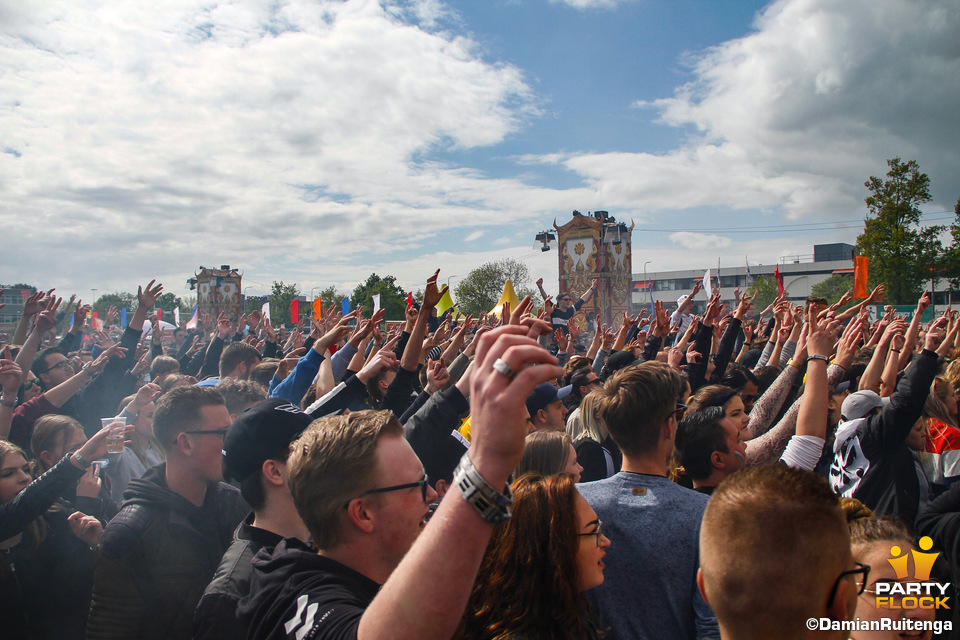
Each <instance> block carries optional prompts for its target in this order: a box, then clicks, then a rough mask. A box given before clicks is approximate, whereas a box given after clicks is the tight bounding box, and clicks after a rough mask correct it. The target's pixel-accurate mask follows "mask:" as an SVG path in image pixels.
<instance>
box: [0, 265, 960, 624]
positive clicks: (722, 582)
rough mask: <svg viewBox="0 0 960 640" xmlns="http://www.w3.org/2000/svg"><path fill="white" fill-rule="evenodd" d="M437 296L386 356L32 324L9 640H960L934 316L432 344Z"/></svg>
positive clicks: (534, 323)
mask: <svg viewBox="0 0 960 640" xmlns="http://www.w3.org/2000/svg"><path fill="white" fill-rule="evenodd" d="M438 274H439V271H438V272H437V273H434V274H433V275H432V276H431V277H430V278H429V279H428V280H427V283H426V287H425V290H424V295H423V300H422V303H421V304H411V305H409V306H408V308H407V311H406V315H405V318H404V321H403V323H402V325H401V326H398V327H397V328H396V329H395V330H394V331H386V330H385V328H384V326H385V322H384V320H385V319H384V313H383V311H382V310H378V311H375V312H372V313H371V312H370V311H369V310H364V309H363V308H356V309H353V310H352V311H350V312H349V313H346V314H343V313H340V312H339V311H338V310H335V309H332V308H331V309H329V310H326V311H325V312H324V313H323V317H322V318H310V319H308V320H307V321H306V322H305V323H304V324H307V323H309V326H303V325H295V326H293V327H290V328H286V327H276V328H275V327H274V326H273V325H272V323H271V321H270V318H269V317H265V316H263V315H262V314H261V313H260V312H253V313H250V314H248V315H244V316H241V317H239V318H229V317H227V316H226V315H225V314H220V316H219V317H217V318H215V319H214V318H211V317H201V318H199V322H198V323H197V326H196V327H191V328H187V327H186V326H180V327H174V328H173V329H172V330H168V329H164V325H163V324H162V323H161V321H160V319H159V317H158V314H157V313H156V312H155V311H154V306H155V304H156V302H157V299H158V297H159V296H160V295H161V293H162V291H163V287H162V285H161V284H159V283H157V282H155V281H151V282H150V283H148V284H147V285H145V286H142V287H140V288H139V289H138V292H137V308H136V309H135V310H134V311H133V313H132V315H131V317H130V318H129V321H128V322H126V324H125V326H119V324H118V315H119V314H118V312H117V310H116V309H110V310H109V311H108V312H107V313H105V314H103V315H104V316H105V317H104V318H103V325H102V326H98V327H96V328H94V327H92V326H91V325H90V322H89V316H90V313H89V312H90V307H89V306H86V305H83V303H82V302H80V301H73V300H71V301H69V302H67V303H66V304H64V302H63V300H62V299H61V298H59V297H57V295H56V291H55V290H49V291H38V292H37V293H35V294H34V295H33V296H31V297H30V298H29V299H27V300H26V301H25V303H24V307H23V314H22V317H21V318H20V320H19V323H18V325H17V327H16V330H15V331H14V333H13V334H12V335H10V336H6V337H5V343H4V344H0V356H2V357H0V392H2V393H0V620H2V623H0V624H2V628H3V630H4V632H3V635H4V637H10V638H29V639H31V640H42V639H48V638H49V639H53V638H56V639H70V638H88V639H90V640H101V639H112V638H116V639H121V638H124V639H125V638H148V639H149V638H156V639H169V640H180V639H183V640H186V639H189V638H197V639H227V638H230V639H236V638H249V639H251V640H252V639H261V638H262V639H267V638H271V639H272V638H290V639H296V640H312V639H324V640H326V639H334V638H336V639H341V638H343V639H347V638H363V639H384V638H411V639H417V640H422V639H424V638H437V639H441V638H462V639H465V640H509V639H513V640H526V639H541V638H542V639H570V640H593V639H596V638H604V639H607V640H621V639H622V640H627V639H634V638H638V639H658V640H660V639H663V638H670V639H679V638H691V639H700V638H704V639H706V638H714V639H717V638H723V639H724V640H740V639H748V638H751V639H755V638H804V637H828V638H848V637H850V638H855V639H857V640H868V639H881V638H884V639H887V638H890V639H892V638H905V637H909V638H932V637H950V634H951V633H952V631H953V628H954V627H957V628H958V629H960V618H957V617H955V613H954V612H955V611H956V610H957V606H956V597H955V596H956V591H955V585H957V584H960V483H957V482H956V480H957V479H960V422H958V393H960V361H957V360H954V358H955V357H956V356H957V354H958V353H960V352H958V349H960V318H958V315H957V314H956V313H954V312H952V311H947V312H945V313H943V314H942V315H939V316H938V317H936V318H934V319H933V320H931V321H929V322H922V321H921V316H922V315H923V312H924V311H925V310H926V309H927V308H928V307H929V305H930V298H929V296H928V295H927V294H926V293H925V294H924V295H923V296H922V297H921V298H920V299H919V301H918V303H917V307H916V310H915V312H914V313H912V314H907V315H906V317H901V316H900V315H898V313H897V312H896V310H895V309H894V308H892V307H888V308H887V309H886V311H885V313H883V314H880V317H875V318H871V315H870V305H871V304H875V303H878V302H880V301H882V297H883V288H882V286H881V287H878V288H877V289H876V290H875V291H874V292H873V293H872V294H871V295H870V296H869V297H868V298H867V299H866V300H863V301H862V302H860V303H859V304H851V300H850V296H849V295H847V296H844V297H843V298H842V299H841V300H840V301H839V302H837V303H836V304H833V305H828V303H827V301H826V300H824V299H822V298H816V297H811V298H807V299H806V300H805V301H802V302H803V303H802V304H794V303H792V302H791V301H788V300H787V299H786V298H783V297H780V298H777V299H776V300H775V301H774V302H772V303H771V304H770V305H769V306H768V307H767V308H765V309H754V301H755V297H756V295H755V294H754V296H750V295H740V292H739V291H737V292H736V294H735V299H733V300H729V301H724V300H721V297H720V295H719V293H718V292H717V293H714V295H712V296H707V299H706V301H705V307H704V311H703V313H702V315H693V314H692V311H693V309H694V304H695V302H696V301H697V300H698V297H699V295H700V293H701V286H700V284H698V285H697V286H696V287H695V288H694V289H693V291H692V292H690V293H689V294H687V295H685V296H682V297H681V298H680V299H679V300H678V303H677V307H676V309H667V308H665V306H664V305H663V304H662V303H659V302H658V303H656V304H655V305H654V306H653V307H652V308H651V309H650V310H649V313H648V312H647V311H646V310H644V311H642V312H640V313H639V314H637V315H635V316H631V315H626V314H625V315H624V316H623V317H622V318H618V319H616V322H615V324H614V325H613V326H608V325H606V324H604V323H603V322H602V319H601V317H600V316H599V315H596V316H594V317H591V318H589V322H587V323H585V324H586V325H587V326H589V327H591V328H592V329H593V330H591V331H587V332H584V333H581V334H580V335H579V336H578V337H575V336H574V335H573V334H572V333H571V332H570V330H569V327H570V323H571V322H572V321H574V318H575V317H576V315H577V314H578V313H579V314H582V313H585V310H584V307H585V306H586V305H587V304H588V303H589V302H590V300H591V298H592V297H594V296H595V293H596V288H597V287H596V282H595V283H593V285H591V287H590V288H589V289H587V291H585V292H582V295H580V296H579V298H577V299H574V296H575V295H576V294H577V293H579V292H563V293H560V294H559V295H558V296H557V303H556V304H554V303H553V300H552V296H551V295H549V294H548V292H547V291H546V290H545V289H544V287H543V282H542V281H540V282H538V283H537V284H538V288H539V289H540V293H541V296H542V300H537V301H533V300H531V299H530V298H529V297H527V298H525V299H524V300H522V301H521V302H520V304H519V305H518V306H517V308H513V309H511V308H509V305H506V306H505V307H504V308H503V309H500V310H499V312H498V313H497V314H492V313H491V314H489V315H484V316H482V317H480V318H473V317H470V316H463V315H460V314H459V313H457V312H456V311H452V312H449V313H447V314H443V315H441V316H440V317H439V318H438V317H437V315H436V313H435V308H436V306H437V304H438V303H439V302H440V300H441V297H442V296H443V295H444V293H445V292H446V287H442V288H441V287H439V286H438V285H437V278H438ZM0 302H2V301H0ZM797 302H800V301H797ZM123 315H124V316H126V314H123ZM64 317H67V318H69V322H68V325H69V327H68V328H67V329H66V330H65V331H63V332H62V334H61V335H58V334H57V330H56V328H57V327H58V326H60V325H62V324H63V319H64ZM580 340H583V342H581V341H580Z"/></svg>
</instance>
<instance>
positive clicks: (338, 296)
mask: <svg viewBox="0 0 960 640" xmlns="http://www.w3.org/2000/svg"><path fill="white" fill-rule="evenodd" d="M317 297H318V298H320V299H321V300H323V312H324V313H326V312H327V309H329V308H330V307H331V306H336V307H337V308H338V309H339V308H340V303H341V302H342V301H343V299H344V298H346V297H347V296H346V295H345V294H342V293H340V292H339V291H337V286H336V285H333V284H332V285H330V286H329V287H327V288H326V289H323V290H322V291H320V295H318V296H317ZM350 302H351V304H352V303H353V301H352V300H351V301H350Z"/></svg>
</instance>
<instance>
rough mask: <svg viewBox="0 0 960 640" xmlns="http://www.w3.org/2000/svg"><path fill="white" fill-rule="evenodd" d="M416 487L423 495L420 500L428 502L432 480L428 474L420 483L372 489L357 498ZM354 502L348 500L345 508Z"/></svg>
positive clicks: (424, 475)
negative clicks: (428, 491)
mask: <svg viewBox="0 0 960 640" xmlns="http://www.w3.org/2000/svg"><path fill="white" fill-rule="evenodd" d="M414 487H420V495H421V498H420V499H421V500H423V501H424V502H426V501H427V489H429V488H430V478H429V477H428V476H427V474H423V480H420V481H418V482H408V483H406V484H395V485H393V486H392V487H382V488H380V489H370V490H369V491H364V492H363V493H361V494H360V495H359V496H357V498H360V497H363V496H365V495H368V494H371V493H389V492H390V491H402V490H403V489H413V488H414ZM353 500H354V498H351V499H350V500H347V502H346V504H344V505H343V508H344V509H346V508H347V507H349V506H350V502H352V501H353Z"/></svg>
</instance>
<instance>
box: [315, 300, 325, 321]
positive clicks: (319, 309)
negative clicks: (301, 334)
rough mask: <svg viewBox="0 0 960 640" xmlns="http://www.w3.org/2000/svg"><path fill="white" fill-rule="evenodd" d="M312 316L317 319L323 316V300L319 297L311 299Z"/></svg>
mask: <svg viewBox="0 0 960 640" xmlns="http://www.w3.org/2000/svg"><path fill="white" fill-rule="evenodd" d="M313 317H314V318H316V319H317V320H319V319H320V318H322V317H323V300H321V299H320V298H317V299H316V300H314V301H313Z"/></svg>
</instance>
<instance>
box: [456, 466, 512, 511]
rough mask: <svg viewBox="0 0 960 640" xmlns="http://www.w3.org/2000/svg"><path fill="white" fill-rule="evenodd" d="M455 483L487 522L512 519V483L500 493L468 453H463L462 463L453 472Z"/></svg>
mask: <svg viewBox="0 0 960 640" xmlns="http://www.w3.org/2000/svg"><path fill="white" fill-rule="evenodd" d="M453 484H455V485H456V486H457V487H458V488H459V489H460V493H462V494H463V497H464V499H465V500H466V501H467V502H468V503H469V504H470V505H471V506H472V507H473V508H474V509H476V510H477V512H478V513H479V514H480V517H481V518H483V519H484V520H486V521H487V522H490V523H493V524H502V523H504V522H506V521H507V520H509V519H510V505H512V504H513V492H512V491H510V485H507V486H506V489H505V491H506V493H500V492H499V491H497V490H496V489H494V488H493V487H491V486H490V485H489V484H487V481H486V480H484V479H483V476H481V475H480V472H479V471H477V468H476V467H474V466H473V462H472V461H471V460H470V457H469V456H468V455H467V454H463V457H462V458H460V464H458V465H457V468H456V470H455V471H454V472H453Z"/></svg>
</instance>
